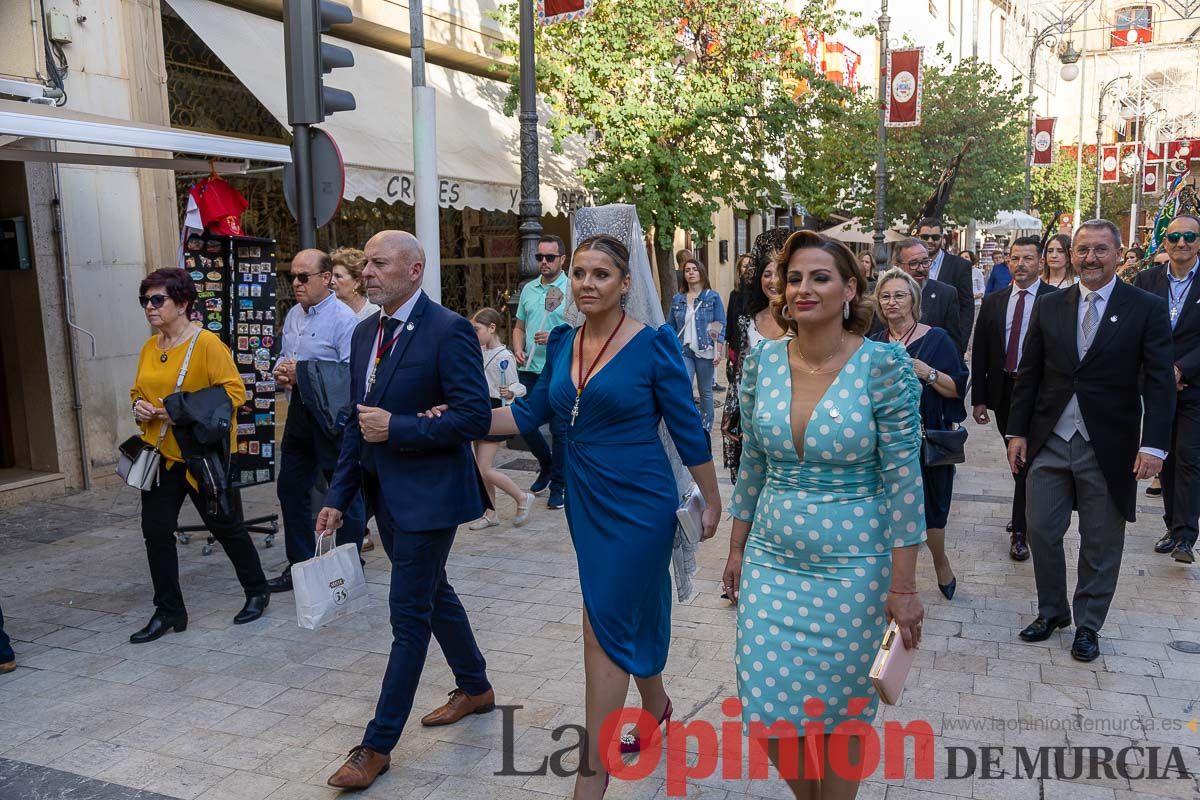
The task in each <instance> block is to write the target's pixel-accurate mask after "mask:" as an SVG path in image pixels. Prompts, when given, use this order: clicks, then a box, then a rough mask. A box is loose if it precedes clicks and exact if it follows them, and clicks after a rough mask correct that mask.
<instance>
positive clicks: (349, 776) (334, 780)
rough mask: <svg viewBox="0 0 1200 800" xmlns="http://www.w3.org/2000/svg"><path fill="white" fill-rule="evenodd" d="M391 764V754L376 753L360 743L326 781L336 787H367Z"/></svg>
mask: <svg viewBox="0 0 1200 800" xmlns="http://www.w3.org/2000/svg"><path fill="white" fill-rule="evenodd" d="M391 765H392V757H391V756H389V755H384V754H383V753H376V752H375V751H374V750H371V749H370V748H368V747H363V746H362V745H361V744H360V745H359V746H358V747H355V748H354V749H353V750H351V751H350V757H349V758H347V759H346V763H345V764H342V766H340V767H338V771H337V772H335V773H333V774H332V775H330V776H329V780H328V781H326V783H328V784H329V785H330V786H332V787H334V788H335V789H365V788H367V787H368V786H370V785H371V784H372V783H374V782H375V779H376V778H378V777H379V776H380V775H382V774H383V773H385V772H387V771H388V768H389V767H390V766H391Z"/></svg>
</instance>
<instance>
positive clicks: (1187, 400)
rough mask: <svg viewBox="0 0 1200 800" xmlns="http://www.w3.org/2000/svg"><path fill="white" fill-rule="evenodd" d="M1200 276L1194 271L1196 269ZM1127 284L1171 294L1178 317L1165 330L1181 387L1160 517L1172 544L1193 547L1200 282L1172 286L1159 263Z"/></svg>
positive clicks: (1199, 459)
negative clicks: (1173, 323) (1172, 351)
mask: <svg viewBox="0 0 1200 800" xmlns="http://www.w3.org/2000/svg"><path fill="white" fill-rule="evenodd" d="M1197 274H1200V270H1198V271H1197ZM1133 285H1134V286H1136V287H1138V288H1139V289H1144V290H1146V291H1147V292H1150V293H1151V294H1155V295H1158V296H1159V297H1161V298H1163V299H1164V300H1168V305H1169V301H1170V298H1171V296H1172V295H1171V293H1172V291H1174V292H1176V293H1179V294H1184V293H1185V292H1186V296H1184V297H1177V298H1176V302H1177V303H1178V306H1177V310H1178V314H1179V316H1178V319H1177V320H1176V322H1175V327H1174V328H1173V329H1172V331H1171V339H1172V344H1173V345H1174V358H1175V366H1177V367H1179V370H1180V372H1182V373H1183V381H1184V384H1185V387H1184V389H1183V391H1181V392H1179V393H1178V394H1177V395H1176V397H1177V399H1176V402H1175V421H1174V422H1175V424H1174V426H1173V427H1172V429H1171V446H1170V447H1169V448H1168V450H1167V460H1166V461H1165V462H1164V463H1163V469H1162V488H1163V495H1162V497H1163V511H1164V513H1163V521H1164V522H1165V523H1166V525H1167V531H1168V532H1169V533H1170V534H1171V538H1172V539H1174V540H1175V543H1176V544H1182V545H1184V546H1185V547H1189V548H1190V547H1195V546H1196V539H1197V535H1198V533H1200V531H1198V528H1197V522H1198V520H1200V280H1193V281H1192V282H1191V284H1190V286H1189V285H1186V284H1185V285H1184V286H1183V287H1175V288H1174V289H1172V288H1171V287H1170V286H1169V283H1168V280H1167V267H1166V266H1165V265H1163V266H1158V267H1151V268H1150V269H1148V270H1144V271H1142V272H1139V273H1138V274H1137V275H1136V276H1134V279H1133Z"/></svg>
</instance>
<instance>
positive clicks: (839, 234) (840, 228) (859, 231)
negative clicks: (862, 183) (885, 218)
mask: <svg viewBox="0 0 1200 800" xmlns="http://www.w3.org/2000/svg"><path fill="white" fill-rule="evenodd" d="M821 234H822V235H823V236H828V237H829V238H831V239H837V240H838V241H839V242H851V243H854V244H873V243H874V242H875V232H874V229H871V230H866V229H864V228H863V225H862V222H861V221H860V220H859V219H858V218H857V217H856V218H854V219H852V220H850V221H849V222H843V223H842V224H840V225H834V226H833V227H832V228H826V229H825V230H823V231H821ZM904 238H905V237H904V235H903V234H900V233H897V232H896V231H893V230H890V229H889V230H885V231H884V232H883V241H885V242H898V241H900V240H901V239H904Z"/></svg>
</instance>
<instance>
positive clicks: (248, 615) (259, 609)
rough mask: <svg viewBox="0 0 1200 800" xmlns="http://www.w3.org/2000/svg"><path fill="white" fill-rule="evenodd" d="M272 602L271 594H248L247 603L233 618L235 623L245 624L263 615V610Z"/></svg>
mask: <svg viewBox="0 0 1200 800" xmlns="http://www.w3.org/2000/svg"><path fill="white" fill-rule="evenodd" d="M270 602H271V595H270V594H268V593H266V592H264V593H263V594H252V595H247V597H246V605H244V606H242V610H241V611H239V612H238V613H237V616H236V617H234V618H233V624H234V625H245V624H246V623H247V622H254V620H256V619H258V618H259V617H261V616H262V615H263V611H265V610H266V608H267V606H268V605H269V604H270Z"/></svg>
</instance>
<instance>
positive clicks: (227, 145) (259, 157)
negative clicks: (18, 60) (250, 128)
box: [0, 100, 292, 169]
mask: <svg viewBox="0 0 1200 800" xmlns="http://www.w3.org/2000/svg"><path fill="white" fill-rule="evenodd" d="M0 135H3V136H13V137H17V139H47V140H52V141H56V142H76V143H79V144H85V145H100V146H103V147H105V148H109V147H118V148H133V149H135V150H143V151H145V150H152V151H160V152H161V153H162V154H163V155H162V156H158V157H155V156H146V155H139V154H130V155H118V154H112V153H103V152H98V153H92V154H84V153H69V152H59V153H56V154H54V157H53V158H52V160H56V161H64V162H78V163H109V164H116V165H120V166H130V167H148V168H157V169H183V168H196V166H197V165H199V166H200V167H202V168H205V167H207V165H206V164H204V163H203V162H197V161H195V160H189V161H186V162H181V161H180V160H178V159H171V158H170V154H171V153H183V154H188V155H193V156H200V157H202V158H235V159H242V160H246V159H249V160H254V161H269V162H272V163H276V164H287V163H289V162H291V160H292V154H291V150H290V149H289V148H288V147H287V146H286V145H282V144H273V143H271V142H259V141H255V140H253V139H239V138H236V137H232V136H215V135H213V134H210V133H194V132H192V131H184V130H179V129H177V128H171V127H168V126H165V125H150V124H147V123H140V122H130V121H128V120H121V119H114V118H112V117H103V116H99V115H96V114H81V113H79V112H78V111H73V110H71V109H69V108H56V107H54V106H45V105H39V104H37V103H26V102H22V101H19V100H0ZM0 151H2V152H4V153H6V154H7V156H8V158H6V160H14V158H13V157H14V156H16V155H17V154H19V153H22V152H24V151H22V150H20V149H17V148H12V147H11V146H8V147H3V148H0ZM46 158H48V157H47V156H45V155H43V156H41V157H40V158H38V157H33V156H28V157H21V158H17V159H15V160H45V159H46Z"/></svg>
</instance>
